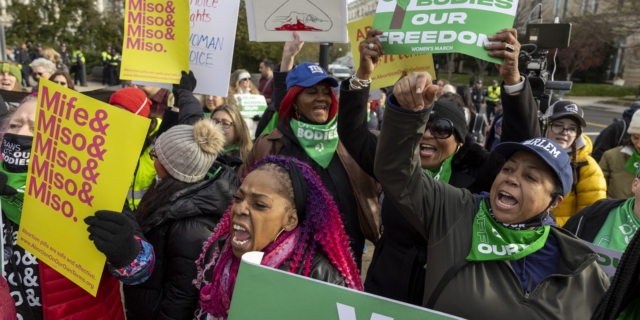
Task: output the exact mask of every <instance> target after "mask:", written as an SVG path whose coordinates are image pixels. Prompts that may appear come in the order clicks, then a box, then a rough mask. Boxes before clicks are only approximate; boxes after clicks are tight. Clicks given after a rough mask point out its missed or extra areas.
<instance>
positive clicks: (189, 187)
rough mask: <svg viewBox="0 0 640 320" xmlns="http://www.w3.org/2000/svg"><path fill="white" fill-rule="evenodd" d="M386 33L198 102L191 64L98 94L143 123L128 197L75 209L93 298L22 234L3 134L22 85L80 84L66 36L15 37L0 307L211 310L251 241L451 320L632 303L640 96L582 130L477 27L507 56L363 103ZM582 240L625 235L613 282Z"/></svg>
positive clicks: (29, 110)
mask: <svg viewBox="0 0 640 320" xmlns="http://www.w3.org/2000/svg"><path fill="white" fill-rule="evenodd" d="M381 34H382V32H381V31H378V30H370V31H369V32H368V33H367V37H366V39H365V40H363V41H362V42H361V43H360V45H359V51H360V61H359V67H358V69H357V70H356V71H355V74H354V75H353V76H352V77H350V78H348V79H347V80H344V81H338V80H337V79H335V78H333V77H331V76H329V75H328V74H327V72H326V71H325V70H324V69H323V68H322V67H320V66H318V65H316V64H314V63H312V62H302V63H299V64H298V65H295V63H294V61H295V58H296V56H297V54H298V53H299V52H300V50H301V49H302V48H303V46H304V42H302V41H300V39H299V37H298V35H297V33H295V32H294V40H293V41H289V42H286V43H285V45H284V47H283V55H282V61H280V63H278V64H274V62H272V61H271V60H269V59H265V60H263V61H261V62H260V64H259V66H256V71H259V72H260V76H261V77H260V79H259V80H258V79H257V78H256V79H252V76H251V73H250V70H244V69H239V70H235V71H234V72H233V73H232V74H231V75H230V77H229V90H228V94H227V96H225V97H220V96H204V97H202V98H199V97H198V96H197V95H195V94H194V92H193V91H194V89H195V88H196V84H197V83H198V79H196V78H195V76H194V75H193V73H191V72H190V73H186V72H183V74H182V78H181V80H180V84H176V85H174V86H173V89H172V90H167V89H163V88H157V87H151V86H143V85H133V84H130V83H127V84H125V87H126V88H123V89H120V90H118V91H116V92H115V93H113V94H112V95H111V97H110V99H109V104H111V105H112V106H114V107H116V108H120V109H124V110H127V111H129V112H131V113H133V114H135V115H137V116H140V117H144V118H149V119H150V120H151V121H150V125H149V128H147V130H146V135H145V138H144V141H143V143H142V148H141V150H139V151H137V152H138V153H136V158H137V163H136V169H135V172H134V175H133V176H132V177H131V185H130V189H129V191H128V192H127V197H126V201H125V203H122V204H118V205H119V206H120V205H122V210H121V211H120V212H113V211H105V210H98V211H96V213H95V215H93V216H91V217H88V218H86V219H85V220H84V223H85V224H86V228H87V231H88V233H89V240H90V241H92V242H93V243H94V244H95V247H96V249H97V250H99V251H100V252H102V253H103V254H104V255H105V256H106V259H107V262H106V264H105V266H104V272H103V275H102V280H101V282H100V285H99V287H98V292H97V295H96V296H95V297H94V296H91V295H90V294H89V293H87V292H86V291H84V290H83V289H82V288H80V287H79V286H77V285H75V284H74V283H73V282H71V280H68V279H67V278H65V277H64V276H62V275H61V274H59V273H58V272H57V271H55V270H54V269H53V268H51V267H50V266H48V265H46V264H45V263H43V262H41V261H39V259H37V258H36V257H35V256H34V255H32V253H31V252H29V250H28V249H25V248H22V247H21V246H19V245H18V244H17V234H18V230H19V228H20V222H21V215H22V203H23V200H24V190H25V189H24V188H25V184H26V179H27V175H28V172H29V165H28V164H25V163H24V162H20V161H17V160H16V159H15V157H16V155H15V153H13V152H11V150H13V148H15V146H19V147H20V150H21V151H22V152H23V153H24V152H30V150H31V149H32V144H34V142H33V135H34V122H35V117H36V101H37V99H38V90H37V85H35V86H32V84H33V82H35V83H36V84H37V83H38V82H39V79H41V78H43V77H44V78H46V79H49V80H51V81H53V82H55V83H57V84H58V85H61V86H65V87H67V88H70V89H74V85H78V84H79V85H81V86H82V85H86V70H85V64H84V63H85V60H84V57H83V55H82V52H81V48H79V47H78V48H77V50H76V51H74V52H73V53H70V52H69V51H67V50H66V46H65V45H64V44H63V45H62V46H61V48H60V50H59V51H56V50H53V49H51V48H42V47H41V46H40V45H39V44H37V45H36V47H35V49H34V50H32V51H31V52H29V51H28V48H27V44H26V43H23V44H21V46H20V48H19V49H16V50H15V54H14V62H3V63H2V80H1V81H0V86H1V89H2V90H5V91H25V90H28V91H30V92H31V93H30V94H29V95H28V96H27V97H26V98H25V99H24V100H23V101H22V102H21V103H20V104H19V106H17V107H10V108H7V111H6V112H5V113H7V114H6V115H4V116H3V118H2V119H3V120H2V124H1V125H0V138H1V139H2V145H1V146H0V149H1V151H2V162H0V201H1V203H2V215H1V219H2V245H3V248H4V250H2V251H3V259H2V274H3V276H4V277H3V278H0V314H1V315H2V319H16V318H17V319H35V320H38V319H124V318H125V315H126V318H128V319H194V318H197V319H226V318H227V317H228V316H229V308H230V305H231V301H232V299H233V293H234V288H235V284H236V279H237V277H238V270H239V265H240V258H241V256H242V255H243V254H244V253H247V252H250V251H261V252H263V253H264V258H263V260H262V265H265V266H267V267H270V268H275V269H279V270H282V271H285V272H290V273H293V274H298V275H301V276H304V277H309V278H313V279H317V280H320V281H323V282H327V283H331V284H335V285H338V286H343V287H346V288H350V289H353V290H358V291H364V292H368V293H371V294H374V295H378V296H382V297H385V298H389V299H393V300H397V301H400V302H404V303H409V304H413V305H416V306H422V307H426V308H429V309H433V310H437V311H440V312H444V313H447V314H451V315H455V316H459V317H462V318H468V319H516V318H517V319H589V318H591V319H640V258H639V257H640V240H639V239H637V238H635V237H634V234H635V233H636V231H637V230H638V228H639V227H640V206H639V205H636V203H635V199H636V196H638V195H640V113H637V112H636V111H637V110H638V109H640V102H636V103H634V104H632V105H631V106H630V108H629V109H628V110H626V111H625V112H624V113H623V116H622V120H620V121H617V122H615V123H613V124H612V125H611V126H610V127H608V128H606V129H605V130H603V131H602V133H601V134H600V136H598V138H597V139H596V140H595V142H592V141H591V139H590V138H589V137H588V136H587V135H586V134H584V132H583V130H584V129H585V127H586V121H585V110H583V108H582V107H583V106H580V105H578V104H576V103H574V102H572V101H569V100H559V101H556V102H555V103H553V104H552V105H551V106H549V108H548V109H547V110H546V112H545V113H543V114H540V113H539V111H538V110H539V108H538V103H537V102H536V100H535V99H534V96H533V94H532V89H531V86H530V84H529V81H528V78H527V76H526V75H522V74H520V72H519V71H518V54H519V51H520V43H519V42H518V41H517V32H516V30H515V29H505V30H502V31H500V32H498V33H497V34H495V35H493V36H491V37H489V39H490V40H491V41H493V42H492V43H490V44H487V45H486V47H485V49H486V50H487V53H488V55H490V56H492V57H499V58H502V59H504V63H503V64H502V65H496V67H497V71H498V72H499V74H500V77H501V81H500V82H499V81H493V83H492V84H491V86H489V87H488V88H484V87H483V84H482V81H481V80H478V81H475V83H474V81H473V80H472V81H471V84H472V86H466V85H464V86H454V85H452V84H449V83H448V82H446V81H444V80H438V81H432V78H431V76H430V75H429V74H428V73H424V72H417V73H412V74H409V75H406V76H402V77H401V78H399V79H398V81H397V82H396V83H395V85H394V86H393V87H391V88H382V89H381V92H380V94H381V96H382V98H375V99H372V98H371V96H372V91H371V90H370V86H371V76H372V74H373V72H374V71H375V69H376V68H377V67H378V65H379V64H380V63H381V61H382V59H383V56H384V50H383V48H382V45H381V44H380V42H379V40H378V38H377V37H376V36H378V35H381ZM120 59H121V58H120V56H119V55H118V53H117V52H116V51H115V50H114V49H112V48H107V49H106V50H105V51H104V52H103V53H102V63H103V70H104V71H103V76H102V78H103V79H102V82H103V84H105V85H117V84H120V80H119V65H120V63H119V61H120ZM69 72H71V74H73V75H74V76H72V75H71V74H70V73H69ZM29 77H31V78H32V79H31V80H33V82H32V81H30V80H29ZM254 82H255V84H254ZM28 87H33V89H31V90H29V89H27V88H28ZM238 94H255V95H263V96H264V97H265V100H266V102H267V103H268V108H267V110H266V111H265V112H264V114H263V115H262V116H261V117H259V118H245V117H243V114H242V106H241V105H240V104H239V101H238V99H237V98H236V95H238ZM2 102H4V101H2ZM0 105H1V106H2V107H0V108H4V105H5V104H0ZM540 116H541V117H542V118H543V119H544V121H540ZM250 128H255V130H251V131H250ZM252 136H253V137H255V139H252ZM366 240H369V241H370V242H371V243H373V244H374V245H375V251H374V253H373V258H372V261H371V263H370V265H369V266H368V270H363V267H364V266H363V263H362V257H363V252H364V250H365V241H366ZM587 243H590V244H594V245H595V246H599V247H603V248H608V249H611V250H615V251H618V252H624V253H623V254H622V258H621V260H620V263H619V264H618V265H617V273H616V274H615V276H614V277H613V278H610V277H609V276H607V275H606V274H605V273H604V271H603V270H602V269H601V267H600V266H599V265H598V254H596V253H595V252H594V251H593V250H592V249H591V248H590V247H589V246H588V245H587ZM365 271H366V274H367V276H366V278H364V279H363V278H361V274H364V273H365ZM5 279H6V280H5ZM283 307H284V306H283ZM301 318H313V317H312V316H311V315H310V316H304V315H301Z"/></svg>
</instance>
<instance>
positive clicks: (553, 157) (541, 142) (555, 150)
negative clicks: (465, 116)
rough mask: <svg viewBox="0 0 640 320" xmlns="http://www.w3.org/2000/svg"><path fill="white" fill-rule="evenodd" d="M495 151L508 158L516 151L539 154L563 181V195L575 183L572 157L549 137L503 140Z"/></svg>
mask: <svg viewBox="0 0 640 320" xmlns="http://www.w3.org/2000/svg"><path fill="white" fill-rule="evenodd" d="M494 151H495V152H497V153H498V154H500V155H502V156H503V157H504V158H505V159H508V158H509V157H511V155H513V154H514V153H515V152H516V151H525V152H530V153H533V154H535V155H537V156H538V157H539V158H540V159H542V160H543V161H544V162H545V163H547V164H548V165H549V167H551V170H553V171H554V172H555V173H556V176H557V177H558V178H559V179H560V181H561V182H562V193H563V194H562V196H566V195H567V193H569V190H571V185H572V184H573V169H572V168H571V158H570V157H569V154H567V152H566V151H564V150H563V149H562V148H561V147H560V146H559V145H558V144H557V143H555V142H554V141H553V140H551V139H547V138H536V139H531V140H527V141H525V142H521V143H518V142H503V143H500V144H498V145H497V146H496V148H495V149H494Z"/></svg>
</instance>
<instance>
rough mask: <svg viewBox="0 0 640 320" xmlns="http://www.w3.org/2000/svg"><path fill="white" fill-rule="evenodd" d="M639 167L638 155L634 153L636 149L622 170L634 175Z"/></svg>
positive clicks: (639, 157)
mask: <svg viewBox="0 0 640 320" xmlns="http://www.w3.org/2000/svg"><path fill="white" fill-rule="evenodd" d="M639 167H640V153H638V151H636V148H633V154H632V155H631V157H629V160H627V164H625V165H624V168H625V169H627V171H629V172H631V173H633V174H636V173H637V172H638V168H639Z"/></svg>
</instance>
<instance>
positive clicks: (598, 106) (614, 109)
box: [567, 97, 629, 141]
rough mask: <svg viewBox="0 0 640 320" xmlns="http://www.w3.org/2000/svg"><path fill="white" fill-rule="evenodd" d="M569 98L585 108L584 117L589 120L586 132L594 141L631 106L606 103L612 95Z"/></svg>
mask: <svg viewBox="0 0 640 320" xmlns="http://www.w3.org/2000/svg"><path fill="white" fill-rule="evenodd" d="M567 99H570V100H571V101H574V102H575V103H577V104H578V105H579V106H580V107H582V108H583V109H584V118H585V121H586V122H587V127H586V128H585V130H584V132H585V134H586V135H588V136H589V138H591V140H592V141H593V140H595V138H596V137H597V136H598V134H599V133H600V131H602V130H603V129H604V128H606V127H607V126H609V125H610V124H611V123H613V120H614V119H621V118H622V112H623V111H624V110H626V109H627V108H628V107H629V106H628V105H627V106H621V105H616V104H611V103H605V101H607V100H611V98H610V97H570V98H567Z"/></svg>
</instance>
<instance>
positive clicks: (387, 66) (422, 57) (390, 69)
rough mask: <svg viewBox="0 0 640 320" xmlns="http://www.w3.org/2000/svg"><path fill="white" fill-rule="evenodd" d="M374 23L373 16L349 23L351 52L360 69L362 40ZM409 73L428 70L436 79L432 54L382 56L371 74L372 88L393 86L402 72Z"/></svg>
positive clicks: (355, 63) (355, 65) (354, 62)
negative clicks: (359, 47) (359, 48)
mask: <svg viewBox="0 0 640 320" xmlns="http://www.w3.org/2000/svg"><path fill="white" fill-rule="evenodd" d="M371 25H373V16H370V17H366V18H363V19H360V20H357V21H353V22H350V23H348V24H347V30H348V32H349V42H350V43H351V53H352V54H353V65H354V67H355V68H356V70H357V69H358V67H359V66H360V51H359V50H358V46H359V45H360V42H362V40H364V39H365V38H366V37H367V32H368V31H369V30H371ZM403 71H406V72H407V73H412V72H418V71H421V72H422V71H426V72H429V73H430V74H431V77H433V78H434V79H435V72H434V70H433V57H432V56H431V55H430V54H400V55H396V54H394V55H385V56H384V57H382V61H381V62H380V65H378V67H377V68H376V70H375V71H374V72H373V74H372V75H371V80H372V82H371V89H372V90H373V89H379V88H383V87H388V86H392V85H394V84H395V83H396V81H398V79H400V76H401V75H402V72H403Z"/></svg>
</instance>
